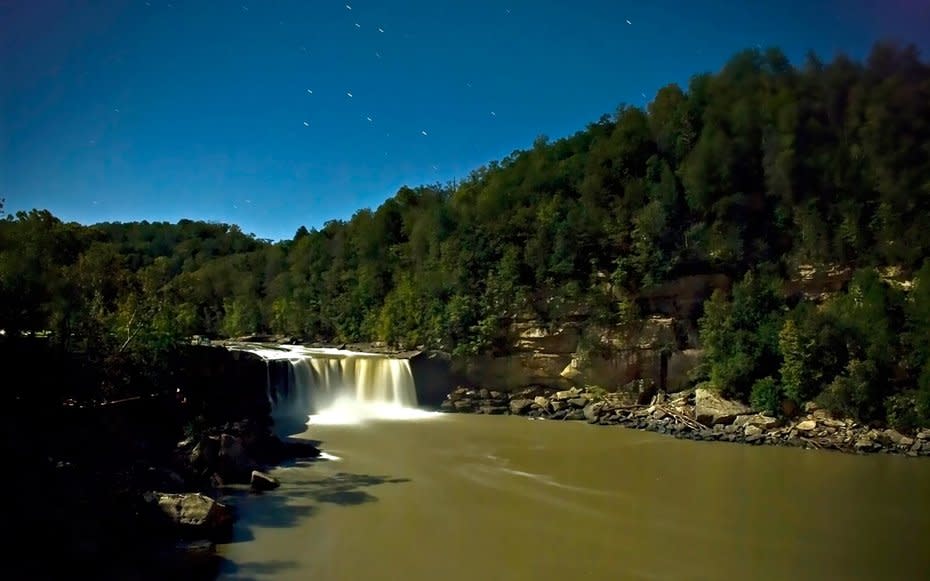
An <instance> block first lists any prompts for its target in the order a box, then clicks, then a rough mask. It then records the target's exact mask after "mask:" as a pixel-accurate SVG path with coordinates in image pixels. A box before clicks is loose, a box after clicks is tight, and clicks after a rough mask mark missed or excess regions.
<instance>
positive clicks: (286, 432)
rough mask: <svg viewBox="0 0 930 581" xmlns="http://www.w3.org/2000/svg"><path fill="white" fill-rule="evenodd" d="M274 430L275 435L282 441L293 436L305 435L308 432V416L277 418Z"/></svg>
mask: <svg viewBox="0 0 930 581" xmlns="http://www.w3.org/2000/svg"><path fill="white" fill-rule="evenodd" d="M272 429H273V431H274V434H275V435H276V436H278V437H279V438H282V439H285V438H288V437H292V436H299V435H300V434H303V433H304V432H306V431H307V416H306V415H300V416H279V417H276V418H275V419H274V426H273V427H272ZM302 441H303V440H302ZM311 443H312V442H311Z"/></svg>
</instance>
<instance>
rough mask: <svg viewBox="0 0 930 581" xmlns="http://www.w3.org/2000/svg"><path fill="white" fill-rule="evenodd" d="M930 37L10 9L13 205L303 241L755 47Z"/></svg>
mask: <svg viewBox="0 0 930 581" xmlns="http://www.w3.org/2000/svg"><path fill="white" fill-rule="evenodd" d="M349 6H351V9H350V8H349ZM627 20H629V23H627ZM928 31H930V1H928V0H876V1H871V0H806V1H795V0H787V1H786V0H781V1H761V0H760V1H753V2H733V1H730V0H725V1H724V0H721V1H700V0H687V1H680V2H673V1H671V0H658V1H652V2H642V1H633V0H612V1H604V2H595V1H587V0H576V1H571V2H570V1H567V0H566V1H558V2H556V1H530V0H495V1H485V0H476V1H464V0H462V1H458V0H456V1H450V2H443V1H441V0H430V1H425V0H410V1H397V2H376V1H374V0H348V6H347V2H346V1H345V0H338V1H331V0H290V1H284V0H281V1H270V0H262V1H259V0H237V1H235V2H229V1H206V0H170V1H168V0H148V1H146V0H130V1H115V0H112V1H104V0H94V1H92V0H84V1H74V2H71V1H68V2H66V1H64V0H60V1H47V0H21V1H15V0H13V1H9V0H0V198H6V210H7V211H8V212H10V211H16V210H21V209H30V208H34V207H38V208H47V209H49V210H50V211H52V212H53V213H54V214H56V215H57V216H59V217H61V218H62V219H64V220H75V221H78V222H81V223H88V224H89V223H94V222H99V221H129V220H143V219H145V220H150V221H151V220H169V221H172V222H174V221H177V220H178V219H180V218H192V219H201V220H211V221H220V222H230V223H236V224H239V225H241V226H242V228H243V230H245V231H246V232H253V233H255V234H256V235H258V236H259V237H262V238H272V239H280V238H289V237H291V236H292V235H293V233H294V231H295V230H296V229H297V228H298V227H299V226H300V225H306V226H308V227H319V226H320V225H322V224H323V223H324V222H326V221H327V220H331V219H341V218H348V217H350V216H351V215H352V213H353V212H354V211H355V210H357V209H359V208H362V207H374V206H377V205H378V204H380V203H381V202H382V201H383V200H384V199H385V198H387V197H388V196H391V195H393V194H394V193H395V192H396V191H397V189H398V188H399V187H400V186H402V185H404V184H407V185H420V184H425V183H435V182H447V181H449V180H452V179H453V178H461V177H464V176H466V175H468V173H470V171H471V170H473V169H475V168H477V167H479V166H480V165H482V164H485V163H487V162H488V161H490V160H494V159H500V158H501V157H503V156H505V155H507V154H508V153H510V152H512V151H513V150H515V149H523V148H527V147H529V146H530V145H531V144H532V141H533V139H534V138H535V137H536V136H538V135H547V136H549V137H551V138H558V137H563V136H565V135H568V134H571V133H574V132H575V131H577V130H579V129H582V128H583V127H584V126H585V125H586V124H587V123H589V122H591V121H594V120H596V119H597V118H598V117H599V116H600V115H601V114H604V113H612V112H614V111H615V110H616V108H617V106H618V105H620V104H621V103H630V104H633V105H639V106H642V105H645V104H646V102H647V100H648V99H650V98H651V97H652V95H654V94H655V92H656V91H657V90H658V89H659V88H660V87H662V86H663V85H666V84H668V83H670V82H677V83H680V84H683V85H685V84H687V81H688V79H689V78H690V77H691V76H692V75H693V74H695V73H699V72H705V71H715V70H718V69H719V68H720V67H721V66H722V64H723V63H724V62H725V61H726V60H727V58H728V57H729V56H731V55H732V54H733V53H734V52H736V51H738V50H740V49H743V48H751V47H756V46H761V47H768V46H779V47H781V48H782V49H783V50H784V51H785V52H786V53H787V55H788V56H789V58H791V59H792V61H794V62H796V63H798V62H801V60H802V59H803V57H804V55H805V53H806V52H807V51H808V50H809V49H812V50H814V51H816V52H817V53H818V54H819V55H820V56H821V57H822V58H824V59H832V57H833V56H834V55H835V54H836V53H837V52H841V51H842V52H845V53H847V54H849V55H851V56H853V57H856V58H862V57H863V56H864V55H866V54H867V52H868V50H869V48H870V46H871V45H872V43H873V42H874V41H876V40H879V39H893V40H898V41H902V42H914V43H916V44H918V46H919V47H920V48H921V51H922V53H923V54H924V55H925V56H926V55H927V54H928V46H930V33H928ZM311 91H312V93H311ZM349 94H351V96H349ZM424 132H425V134H424Z"/></svg>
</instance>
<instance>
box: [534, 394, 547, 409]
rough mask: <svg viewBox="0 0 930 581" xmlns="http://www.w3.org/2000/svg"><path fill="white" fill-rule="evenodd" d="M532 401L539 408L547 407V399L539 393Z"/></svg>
mask: <svg viewBox="0 0 930 581" xmlns="http://www.w3.org/2000/svg"><path fill="white" fill-rule="evenodd" d="M533 403H535V404H536V405H538V406H539V407H540V408H541V409H546V408H548V407H549V400H548V399H546V398H544V397H543V396H541V395H537V396H536V397H534V398H533Z"/></svg>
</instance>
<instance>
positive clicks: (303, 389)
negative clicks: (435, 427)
mask: <svg viewBox="0 0 930 581" xmlns="http://www.w3.org/2000/svg"><path fill="white" fill-rule="evenodd" d="M229 348H230V349H235V350H240V351H248V352H251V353H255V354H256V355H258V356H260V357H262V358H263V359H265V361H266V362H269V365H270V362H271V361H286V362H287V364H288V366H289V370H288V371H289V373H288V378H287V381H286V385H285V386H284V388H283V389H281V388H280V387H279V386H274V385H272V384H271V374H270V373H269V379H268V392H269V399H270V400H271V401H272V417H274V419H275V422H276V423H283V421H284V420H285V418H288V419H293V418H295V417H303V418H309V421H308V422H307V424H308V425H323V424H330V425H331V424H360V423H363V422H365V421H367V420H411V419H421V418H426V417H431V416H433V415H435V414H434V413H432V412H426V411H423V410H419V409H417V408H416V406H417V393H416V388H415V385H414V380H413V373H412V372H411V370H410V362H409V361H408V360H407V359H397V358H392V357H387V356H384V355H378V354H373V353H360V352H354V351H345V350H341V349H313V348H306V347H299V346H293V345H285V346H281V347H278V348H268V347H263V346H254V345H247V344H244V345H233V346H230V347H229Z"/></svg>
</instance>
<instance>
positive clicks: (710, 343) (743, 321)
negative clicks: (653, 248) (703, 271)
mask: <svg viewBox="0 0 930 581" xmlns="http://www.w3.org/2000/svg"><path fill="white" fill-rule="evenodd" d="M782 311H783V302H782V299H781V297H780V296H779V293H778V290H777V288H776V285H775V282H774V281H772V280H769V279H767V278H763V277H760V276H759V275H755V274H752V273H748V274H747V275H746V277H745V278H744V279H743V280H742V281H741V282H739V283H737V284H736V285H735V286H734V287H733V292H732V300H731V299H729V298H728V297H727V296H726V295H725V294H724V293H723V292H722V291H720V290H717V291H714V294H713V295H712V296H711V298H710V300H709V301H707V302H706V303H705V304H704V316H703V317H702V318H701V320H700V332H701V342H702V343H703V345H704V349H705V359H706V364H707V368H708V373H709V377H710V382H711V383H712V384H713V385H714V386H716V387H717V388H718V389H720V390H721V391H722V392H723V393H724V394H725V395H727V396H729V397H737V398H741V399H743V400H748V399H749V396H750V393H751V391H752V386H753V384H754V383H755V382H756V381H757V380H759V379H762V378H764V377H769V376H775V375H776V374H777V372H778V367H779V351H778V331H779V329H780V328H781V325H782V316H783V312H782Z"/></svg>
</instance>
